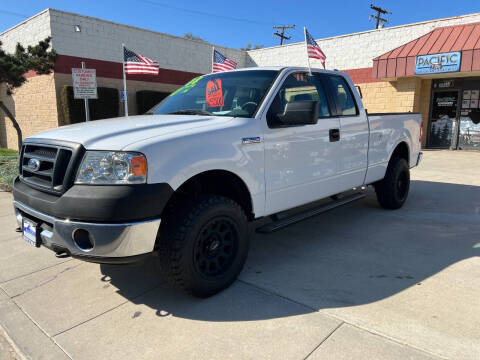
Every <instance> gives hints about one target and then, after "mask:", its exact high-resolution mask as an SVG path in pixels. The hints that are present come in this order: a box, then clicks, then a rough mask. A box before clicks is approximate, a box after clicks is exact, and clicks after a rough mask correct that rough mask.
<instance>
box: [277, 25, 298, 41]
mask: <svg viewBox="0 0 480 360" xmlns="http://www.w3.org/2000/svg"><path fill="white" fill-rule="evenodd" d="M273 28H274V29H275V30H281V32H278V31H275V32H274V33H273V36H278V37H279V38H280V45H283V40H290V39H291V37H290V36H286V35H285V30H286V29H295V25H282V26H274V27H273Z"/></svg>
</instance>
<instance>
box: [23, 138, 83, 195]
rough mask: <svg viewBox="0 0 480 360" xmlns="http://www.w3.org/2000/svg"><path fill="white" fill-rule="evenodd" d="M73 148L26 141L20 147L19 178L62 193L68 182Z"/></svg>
mask: <svg viewBox="0 0 480 360" xmlns="http://www.w3.org/2000/svg"><path fill="white" fill-rule="evenodd" d="M73 153H74V151H73V149H70V148H67V147H63V146H56V145H50V144H48V145H44V144H30V143H26V144H24V145H23V147H22V155H21V160H20V169H19V170H20V178H21V180H22V181H23V182H25V183H26V184H28V185H30V186H32V187H35V188H38V189H39V190H46V191H48V192H53V193H63V192H64V191H66V188H67V187H68V184H69V183H70V181H69V180H70V179H69V178H68V177H69V173H71V172H72V171H71V168H72V166H69V165H70V164H71V162H72V155H73Z"/></svg>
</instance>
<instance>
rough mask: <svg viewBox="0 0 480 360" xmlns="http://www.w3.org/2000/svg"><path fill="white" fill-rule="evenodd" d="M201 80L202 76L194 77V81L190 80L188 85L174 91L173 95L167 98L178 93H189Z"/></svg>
mask: <svg viewBox="0 0 480 360" xmlns="http://www.w3.org/2000/svg"><path fill="white" fill-rule="evenodd" d="M202 79H203V75H202V76H199V77H196V78H195V79H192V80H190V81H189V82H188V83H186V84H185V85H184V86H182V87H181V88H179V89H177V90H175V91H174V92H173V93H171V94H170V95H169V96H173V95H176V94H179V93H182V94H184V93H187V92H189V91H190V90H191V89H192V88H194V87H195V86H196V85H197V83H198V82H199V81H200V80H202Z"/></svg>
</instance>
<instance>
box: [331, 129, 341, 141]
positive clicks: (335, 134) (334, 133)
mask: <svg viewBox="0 0 480 360" xmlns="http://www.w3.org/2000/svg"><path fill="white" fill-rule="evenodd" d="M328 135H329V137H330V142H335V141H339V140H340V129H330V130H328Z"/></svg>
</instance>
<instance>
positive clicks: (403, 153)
mask: <svg viewBox="0 0 480 360" xmlns="http://www.w3.org/2000/svg"><path fill="white" fill-rule="evenodd" d="M396 158H401V159H405V160H406V161H407V163H408V164H410V147H409V146H408V143H407V141H405V140H401V141H400V142H399V143H398V144H397V145H396V146H395V147H394V148H393V151H392V153H391V154H390V158H389V160H388V161H389V162H390V161H391V160H392V159H396Z"/></svg>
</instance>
